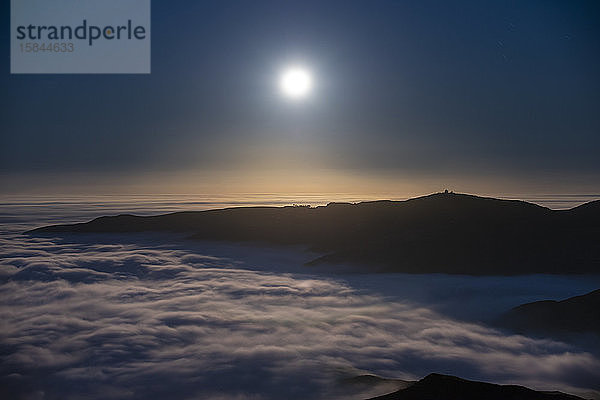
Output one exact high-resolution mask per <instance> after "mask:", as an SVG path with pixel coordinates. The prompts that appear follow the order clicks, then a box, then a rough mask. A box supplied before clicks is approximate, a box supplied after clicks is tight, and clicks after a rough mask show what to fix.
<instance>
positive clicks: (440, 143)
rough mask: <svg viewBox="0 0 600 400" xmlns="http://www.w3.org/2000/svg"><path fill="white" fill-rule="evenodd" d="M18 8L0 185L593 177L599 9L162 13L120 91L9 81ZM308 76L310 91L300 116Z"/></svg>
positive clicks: (400, 4) (596, 173) (372, 6)
mask: <svg viewBox="0 0 600 400" xmlns="http://www.w3.org/2000/svg"><path fill="white" fill-rule="evenodd" d="M8 3H9V2H3V3H2V6H1V7H2V8H1V14H2V22H3V24H2V25H3V27H4V28H3V29H2V40H1V46H2V54H4V55H5V58H4V62H3V63H2V64H1V65H0V68H1V75H0V80H1V82H0V87H2V92H1V93H2V95H1V97H0V101H1V105H0V110H1V111H0V113H1V114H0V115H1V120H0V121H1V124H2V125H1V132H2V136H1V141H0V149H1V150H0V171H1V174H2V175H3V176H5V177H6V176H11V175H15V174H19V175H23V174H27V175H30V176H43V175H44V174H47V173H49V172H53V173H57V174H61V173H64V174H67V173H73V172H79V173H83V174H85V173H88V172H89V173H103V174H107V175H111V174H112V175H119V174H136V173H150V174H151V173H152V171H183V170H188V171H193V170H198V171H203V172H204V173H210V172H211V171H215V173H216V171H220V170H223V169H228V170H235V169H236V168H239V169H240V170H241V169H243V170H248V169H253V168H256V169H257V170H260V169H268V170H275V169H280V170H282V171H283V170H286V168H301V169H306V170H307V171H310V170H312V169H314V170H315V173H318V172H316V171H317V170H318V169H319V168H326V169H330V170H338V171H345V172H347V173H348V172H350V173H351V172H360V173H369V174H372V175H373V176H378V175H379V174H384V175H386V176H390V175H392V176H393V175H394V173H396V172H398V173H401V174H403V176H405V177H406V176H410V175H411V174H414V175H415V177H416V176H419V175H421V174H428V175H430V176H435V175H436V174H438V173H439V174H447V173H448V172H449V171H451V172H452V173H453V174H454V176H460V175H461V174H470V175H473V174H474V173H476V174H478V175H480V177H481V179H486V177H487V176H489V177H498V176H500V177H502V179H504V180H510V179H512V178H514V179H517V178H518V177H519V176H520V175H522V174H524V173H526V174H528V175H530V176H533V177H535V176H536V174H539V175H540V176H542V175H543V176H545V177H546V178H548V177H549V176H550V177H551V176H552V174H557V176H558V175H560V176H561V179H565V177H566V179H569V177H570V176H572V177H573V178H574V179H575V178H576V177H579V179H587V180H588V184H589V183H590V182H589V179H597V178H599V177H600V157H599V156H598V154H599V153H600V3H598V2H597V1H587V2H586V1H483V2H482V1H459V2H446V1H348V0H345V1H314V2H311V1H297V2H286V1H272V2H265V1H214V2H207V1H177V2H167V1H153V3H152V73H151V74H150V75H120V76H119V75H10V73H9V53H10V51H9V31H8V30H9V25H10V24H9V4H8ZM299 61H300V62H302V63H304V64H305V65H306V66H307V67H309V68H310V69H311V70H312V71H313V73H314V75H315V90H314V92H313V93H312V95H311V97H310V98H309V99H307V100H306V101H304V102H301V103H293V104H292V103H290V102H289V101H285V99H282V98H281V96H280V94H279V93H278V91H277V86H276V81H277V77H278V75H279V73H280V70H281V69H282V68H283V67H285V66H286V65H287V64H289V63H294V62H299ZM115 62H118V60H115ZM582 177H584V178H582ZM490 179H491V178H490ZM596 183H600V180H599V181H598V182H596ZM598 186H600V185H598ZM6 189H7V190H10V188H6ZM3 190H4V189H3Z"/></svg>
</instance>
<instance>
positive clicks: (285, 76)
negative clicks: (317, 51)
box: [279, 66, 313, 99]
mask: <svg viewBox="0 0 600 400" xmlns="http://www.w3.org/2000/svg"><path fill="white" fill-rule="evenodd" d="M312 84H313V82H312V76H311V74H310V71H309V70H308V69H306V68H304V67H300V66H295V67H288V68H286V69H285V70H284V71H283V73H282V74H281V77H280V80H279V87H280V89H281V92H282V93H283V94H284V95H285V96H286V97H288V98H291V99H301V98H304V97H306V96H307V95H308V94H309V93H310V91H311V89H312Z"/></svg>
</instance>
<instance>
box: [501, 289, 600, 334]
mask: <svg viewBox="0 0 600 400" xmlns="http://www.w3.org/2000/svg"><path fill="white" fill-rule="evenodd" d="M497 323H498V325H500V326H503V327H507V328H510V329H512V330H514V331H516V332H519V333H526V334H535V335H543V336H551V337H563V336H564V335H568V334H572V333H595V334H597V335H600V289H598V290H594V291H593V292H590V293H588V294H585V295H583V296H576V297H571V298H569V299H566V300H562V301H554V300H544V301H536V302H533V303H528V304H523V305H520V306H518V307H515V308H513V309H512V310H510V311H509V312H507V313H506V314H504V315H502V316H501V317H500V319H499V320H498V322H497Z"/></svg>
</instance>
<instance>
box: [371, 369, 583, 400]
mask: <svg viewBox="0 0 600 400" xmlns="http://www.w3.org/2000/svg"><path fill="white" fill-rule="evenodd" d="M482 399H485V400H577V399H581V398H580V397H577V396H572V395H568V394H565V393H561V392H539V391H535V390H531V389H528V388H526V387H523V386H517V385H496V384H492V383H484V382H475V381H468V380H466V379H461V378H457V377H454V376H449V375H441V374H430V375H427V376H426V377H425V378H423V379H421V380H420V381H418V382H416V383H415V384H413V385H412V386H409V387H408V388H406V389H400V390H398V391H396V392H394V393H390V394H387V395H384V396H379V397H374V398H372V399H370V400H482Z"/></svg>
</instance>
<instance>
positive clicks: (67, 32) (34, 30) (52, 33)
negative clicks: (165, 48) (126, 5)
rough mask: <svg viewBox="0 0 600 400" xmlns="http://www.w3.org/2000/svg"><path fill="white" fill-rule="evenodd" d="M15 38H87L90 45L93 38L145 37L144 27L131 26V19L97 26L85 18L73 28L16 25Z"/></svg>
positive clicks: (142, 38) (92, 42)
mask: <svg viewBox="0 0 600 400" xmlns="http://www.w3.org/2000/svg"><path fill="white" fill-rule="evenodd" d="M17 39H19V40H24V39H28V40H44V39H46V40H73V39H78V40H87V41H88V44H89V45H90V46H91V45H92V44H94V41H95V40H98V39H106V40H114V39H116V40H121V39H127V40H132V39H137V40H144V39H146V28H144V27H143V26H141V25H137V26H133V24H132V22H131V20H127V23H126V24H125V25H107V26H104V27H99V26H96V25H88V22H87V20H85V19H84V20H83V23H82V24H81V25H79V26H77V27H75V28H73V27H71V26H68V25H66V26H65V25H63V26H52V25H50V26H45V25H43V26H39V25H37V26H36V25H31V24H30V25H28V26H23V25H21V26H17Z"/></svg>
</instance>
